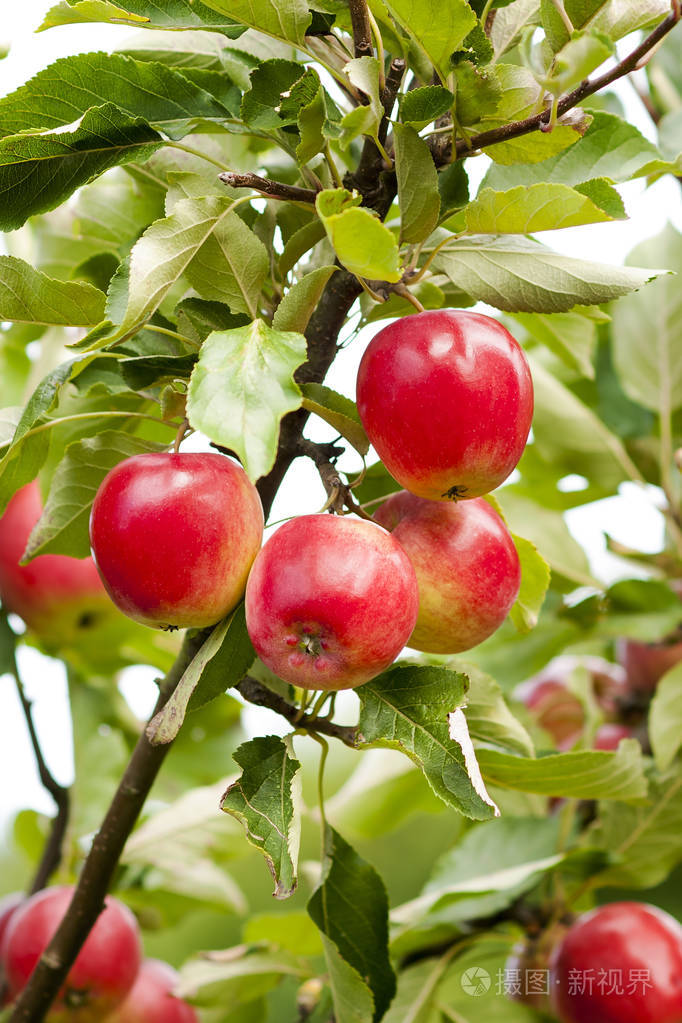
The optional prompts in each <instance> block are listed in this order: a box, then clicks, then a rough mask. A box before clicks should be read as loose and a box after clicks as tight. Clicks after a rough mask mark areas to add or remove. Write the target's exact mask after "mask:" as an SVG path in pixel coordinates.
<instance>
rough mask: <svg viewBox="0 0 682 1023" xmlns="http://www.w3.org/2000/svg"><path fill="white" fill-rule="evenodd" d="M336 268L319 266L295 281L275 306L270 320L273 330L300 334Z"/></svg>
mask: <svg viewBox="0 0 682 1023" xmlns="http://www.w3.org/2000/svg"><path fill="white" fill-rule="evenodd" d="M338 269H339V268H338V266H320V267H318V268H317V269H316V270H311V271H310V273H307V274H305V276H304V277H301V279H300V280H298V281H296V283H295V284H293V285H292V286H291V287H290V288H289V290H288V291H287V293H286V295H285V296H284V298H283V299H282V301H281V302H280V304H279V305H278V306H277V309H276V310H275V315H274V316H273V318H272V326H273V327H274V329H275V330H294V331H297V332H298V333H299V334H302V333H303V332H304V330H305V329H306V327H307V326H308V320H309V319H310V317H311V316H312V314H313V313H314V311H315V307H316V306H317V303H318V302H319V300H320V297H321V295H322V292H323V291H324V288H325V285H326V283H327V281H328V280H329V278H330V277H331V275H332V274H333V273H335V272H336V271H337V270H338Z"/></svg>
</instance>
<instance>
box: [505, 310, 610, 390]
mask: <svg viewBox="0 0 682 1023" xmlns="http://www.w3.org/2000/svg"><path fill="white" fill-rule="evenodd" d="M598 315H603V314H601V313H600V311H599V310H595V309H590V308H589V307H587V308H579V309H575V310H572V311H571V312H568V313H551V314H550V315H546V314H544V313H514V319H515V320H516V321H517V323H520V324H522V326H523V327H525V329H526V330H527V331H528V333H529V334H530V336H531V337H532V338H533V340H535V341H539V342H540V344H543V345H545V346H546V347H547V348H549V350H550V351H551V352H553V353H554V355H557V356H558V357H559V358H560V359H561V361H562V362H563V363H564V364H565V365H566V366H568V367H569V368H570V369H573V370H577V371H578V372H579V373H580V375H581V376H584V377H588V378H589V379H590V380H593V379H594V375H595V369H594V364H593V362H592V358H593V355H594V351H595V348H596V345H597V323H598V322H599V321H598V319H597V316H598Z"/></svg>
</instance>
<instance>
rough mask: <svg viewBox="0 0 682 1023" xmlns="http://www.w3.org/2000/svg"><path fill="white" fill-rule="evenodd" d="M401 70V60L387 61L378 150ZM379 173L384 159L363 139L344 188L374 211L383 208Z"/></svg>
mask: <svg viewBox="0 0 682 1023" xmlns="http://www.w3.org/2000/svg"><path fill="white" fill-rule="evenodd" d="M405 67H406V65H405V61H404V60H403V59H402V58H401V57H396V58H395V59H394V60H392V61H391V64H390V66H389V69H388V73H387V75H386V86H385V88H384V92H383V96H382V98H381V102H382V104H383V107H384V116H383V117H382V119H381V123H380V124H379V130H378V133H377V134H378V137H379V142H380V143H381V144H382V146H383V144H384V143H385V141H386V136H387V134H388V123H389V121H388V119H389V115H390V113H391V111H392V110H393V104H394V103H395V101H396V96H397V95H398V90H399V89H400V83H401V82H402V80H403V75H404V74H405ZM383 170H384V158H383V155H382V153H381V152H380V151H379V149H378V148H377V145H376V143H375V141H374V139H371V138H366V139H365V142H364V145H363V147H362V154H361V156H360V162H359V164H358V169H357V170H356V171H355V174H353V175H350V176H349V178H348V185H349V186H350V187H352V188H357V189H358V191H359V192H361V193H362V195H363V206H371V207H372V208H373V209H377V210H379V209H380V208H381V207H382V206H383V204H384V196H385V194H386V181H385V178H386V175H385V174H383V173H382V171H383ZM394 195H395V192H393V194H392V196H391V202H392V201H393V196H394ZM388 205H389V206H390V205H391V203H390V202H389V204H388ZM387 209H388V207H387ZM385 215H386V213H385V212H384V213H383V216H385Z"/></svg>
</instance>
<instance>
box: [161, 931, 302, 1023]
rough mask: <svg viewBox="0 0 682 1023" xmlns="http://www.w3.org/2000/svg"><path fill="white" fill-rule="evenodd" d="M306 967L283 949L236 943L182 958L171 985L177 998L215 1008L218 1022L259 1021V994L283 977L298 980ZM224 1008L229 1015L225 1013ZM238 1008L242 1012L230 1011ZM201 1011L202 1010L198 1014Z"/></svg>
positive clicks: (255, 1022)
mask: <svg viewBox="0 0 682 1023" xmlns="http://www.w3.org/2000/svg"><path fill="white" fill-rule="evenodd" d="M307 975H308V971H307V970H306V969H304V968H303V967H302V966H301V961H300V959H299V958H297V957H295V956H293V955H291V954H290V953H286V952H283V951H277V952H270V951H263V950H262V949H261V948H259V947H258V946H256V948H252V947H251V948H250V947H249V946H244V945H241V946H240V945H238V946H236V948H233V949H226V950H225V951H224V952H222V951H219V952H212V953H211V952H209V953H206V954H204V955H203V956H202V957H201V958H199V959H194V960H190V961H189V962H186V963H185V964H184V965H183V967H182V969H181V971H180V980H179V983H178V984H177V986H176V988H175V992H174V993H175V994H176V995H177V997H179V998H189V999H191V1000H192V1004H193V1005H197V1006H200V1007H205V1008H206V1010H207V1014H206V1018H207V1019H215V1017H213V1016H209V1015H208V1010H210V1009H212V1008H213V1009H218V1010H220V1015H219V1016H218V1020H219V1021H220V1023H233V1020H234V1023H261V1021H263V1020H264V1019H265V1016H264V1015H261V1014H260V1009H262V1008H263V1003H262V1002H261V1001H260V999H262V998H263V996H264V995H266V994H267V993H268V992H269V991H272V990H273V988H275V987H277V985H278V984H280V983H281V982H282V981H283V980H285V979H286V978H287V977H292V978H293V979H294V980H297V981H298V983H299V984H301V983H302V982H303V981H304V980H305V979H306V977H307ZM226 1007H227V1008H228V1011H229V1013H230V1014H229V1015H228V1016H225V1009H226ZM240 1008H244V1010H245V1012H244V1014H243V1015H241V1016H237V1015H234V1016H233V1011H234V1012H235V1013H237V1012H238V1010H239V1009H240ZM202 1015H203V1014H202Z"/></svg>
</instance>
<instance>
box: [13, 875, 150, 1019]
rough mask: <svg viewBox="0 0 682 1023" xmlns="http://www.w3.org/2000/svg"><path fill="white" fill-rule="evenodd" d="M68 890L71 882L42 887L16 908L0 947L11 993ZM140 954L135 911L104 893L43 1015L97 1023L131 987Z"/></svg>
mask: <svg viewBox="0 0 682 1023" xmlns="http://www.w3.org/2000/svg"><path fill="white" fill-rule="evenodd" d="M72 893H73V889H72V888H62V887H55V888H45V889H43V891H41V892H38V893H37V894H36V895H32V896H31V897H30V898H29V899H27V900H26V901H25V902H24V903H23V905H22V906H20V907H19V908H18V909H16V910H15V911H14V914H13V915H12V919H11V920H10V922H9V924H8V926H7V930H6V931H5V935H4V938H3V941H2V948H1V949H0V958H1V959H2V964H3V967H4V970H5V976H6V978H7V982H8V986H9V989H10V993H11V995H12V996H13V997H15V996H16V995H18V994H19V992H20V991H21V990H22V989H23V988H24V986H25V985H26V982H27V981H28V979H29V977H30V976H31V973H32V972H33V970H34V968H35V965H36V963H37V962H38V959H39V958H40V956H41V955H42V953H43V952H44V950H45V948H46V947H47V945H48V944H49V942H50V940H51V938H52V936H53V934H54V932H55V931H56V930H57V927H58V926H59V924H60V922H61V919H62V917H63V916H64V914H65V913H66V910H67V909H68V906H69V903H70V901H71V895H72ZM140 960H141V946H140V936H139V930H138V926H137V922H136V920H135V917H134V916H133V914H132V913H131V912H130V910H129V909H128V908H127V907H126V906H124V905H123V903H121V902H119V901H118V900H117V899H114V898H111V897H108V898H107V900H106V906H105V908H104V909H103V910H102V912H101V913H100V915H99V917H98V918H97V922H96V923H95V926H94V927H93V929H92V930H91V931H90V934H89V935H88V937H87V938H86V940H85V944H84V945H83V947H82V949H81V950H80V952H79V953H78V956H77V957H76V961H75V962H74V964H73V966H72V967H71V969H70V970H69V973H68V975H67V978H66V982H65V984H64V986H63V987H62V989H61V991H60V992H59V995H58V996H57V999H56V1001H55V1002H54V1005H53V1007H52V1009H51V1010H50V1012H49V1013H48V1016H47V1018H48V1019H49V1020H51V1021H54V1023H99V1021H101V1020H102V1019H103V1017H104V1016H105V1015H106V1014H107V1013H109V1012H111V1011H112V1009H114V1008H116V1006H117V1005H118V1004H119V1003H120V1002H122V1001H123V999H124V998H125V997H126V995H127V994H128V992H129V991H130V989H131V987H132V986H133V983H134V981H135V978H136V976H137V971H138V970H139V968H140Z"/></svg>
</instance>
